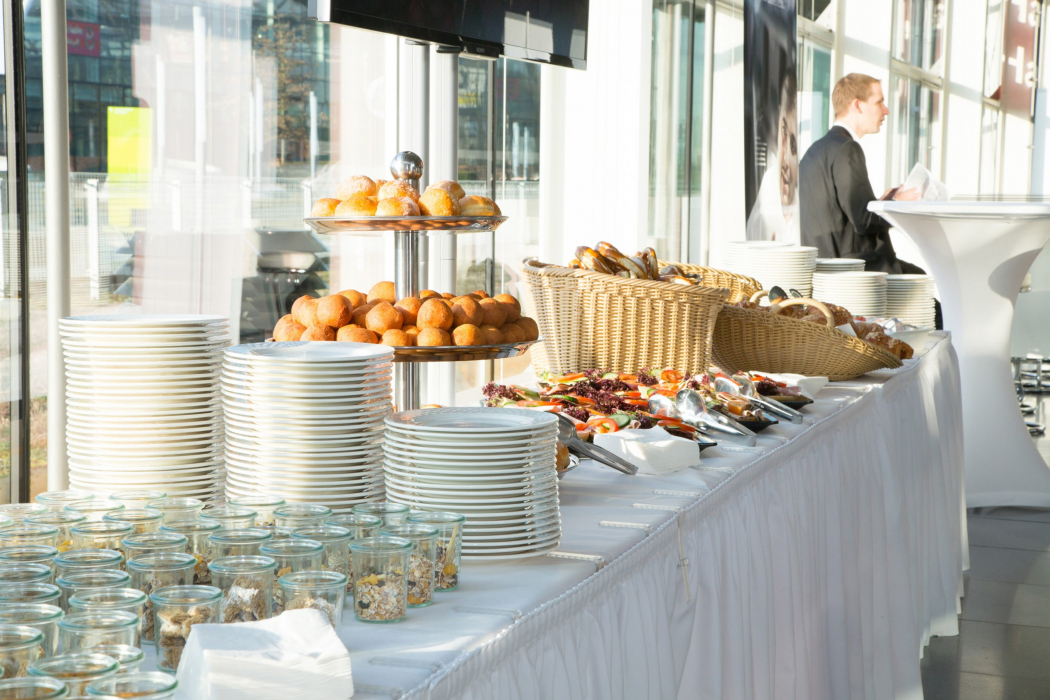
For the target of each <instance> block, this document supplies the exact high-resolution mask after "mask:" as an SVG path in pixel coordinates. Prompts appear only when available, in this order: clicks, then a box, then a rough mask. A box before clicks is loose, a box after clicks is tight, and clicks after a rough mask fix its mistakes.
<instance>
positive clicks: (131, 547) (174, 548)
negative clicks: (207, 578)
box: [121, 532, 189, 561]
mask: <svg viewBox="0 0 1050 700" xmlns="http://www.w3.org/2000/svg"><path fill="white" fill-rule="evenodd" d="M121 544H122V545H123V546H124V556H126V557H127V558H128V561H131V560H133V559H134V558H135V557H140V556H142V555H143V554H158V553H160V552H179V553H182V554H185V553H186V549H187V548H188V546H189V538H187V537H186V535H180V534H179V533H177V532H147V533H144V534H141V535H138V534H135V535H128V536H127V537H125V538H124V539H123V540H121Z"/></svg>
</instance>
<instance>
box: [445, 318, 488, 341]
mask: <svg viewBox="0 0 1050 700" xmlns="http://www.w3.org/2000/svg"><path fill="white" fill-rule="evenodd" d="M452 344H453V345H485V334H484V333H482V332H481V329H480V328H478V327H477V326H475V325H473V324H470V323H464V324H463V325H462V326H457V327H456V329H455V330H453V331H452Z"/></svg>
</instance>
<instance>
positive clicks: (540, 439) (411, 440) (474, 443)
mask: <svg viewBox="0 0 1050 700" xmlns="http://www.w3.org/2000/svg"><path fill="white" fill-rule="evenodd" d="M387 436H388V438H387V439H388V440H389V441H390V442H391V443H392V444H396V445H398V446H406V447H411V448H412V449H413V451H431V450H433V451H435V452H438V453H448V454H460V453H462V452H463V451H464V450H466V451H468V452H473V453H478V452H490V453H491V452H493V451H499V450H510V451H515V452H516V451H517V450H520V449H522V448H528V447H531V446H533V445H537V446H538V445H546V444H554V443H555V442H556V441H557V434H556V433H551V434H547V435H537V436H534V437H527V438H523V439H521V440H486V439H484V437H485V436H479V437H480V438H481V439H472V440H470V442H467V443H466V444H464V442H465V441H464V440H463V438H459V439H458V442H459V444H456V445H453V446H450V445H449V441H448V440H444V439H438V440H431V439H430V436H429V435H421V434H419V433H406V432H402V431H400V430H398V429H396V428H390V427H389V426H387ZM492 437H496V436H492Z"/></svg>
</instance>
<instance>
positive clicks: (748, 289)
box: [660, 262, 762, 304]
mask: <svg viewBox="0 0 1050 700" xmlns="http://www.w3.org/2000/svg"><path fill="white" fill-rule="evenodd" d="M667 264H668V263H666V262H661V263H660V267H663V266H664V265H667ZM670 264H673V265H677V266H678V267H680V268H682V269H683V270H684V271H686V272H692V273H695V274H698V275H701V276H702V278H703V282H702V284H703V286H705V287H725V288H726V289H728V290H729V298H728V299H726V303H727V304H735V303H737V302H738V301H743V300H744V299H750V298H751V295H752V294H754V293H755V292H757V291H759V290H760V289H762V285H761V283H759V281H758V280H756V279H754V278H752V277H747V276H746V275H741V274H737V273H736V272H729V271H728V270H719V269H716V268H713V267H701V266H700V265H690V264H689V263H670Z"/></svg>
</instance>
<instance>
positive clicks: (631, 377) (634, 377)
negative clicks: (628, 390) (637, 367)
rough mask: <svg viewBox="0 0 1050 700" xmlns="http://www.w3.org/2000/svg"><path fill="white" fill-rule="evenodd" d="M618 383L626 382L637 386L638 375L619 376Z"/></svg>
mask: <svg viewBox="0 0 1050 700" xmlns="http://www.w3.org/2000/svg"><path fill="white" fill-rule="evenodd" d="M620 381H621V382H627V383H628V384H637V383H638V375H637V374H621V375H620Z"/></svg>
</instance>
